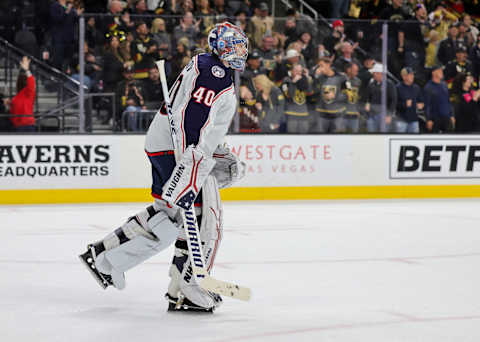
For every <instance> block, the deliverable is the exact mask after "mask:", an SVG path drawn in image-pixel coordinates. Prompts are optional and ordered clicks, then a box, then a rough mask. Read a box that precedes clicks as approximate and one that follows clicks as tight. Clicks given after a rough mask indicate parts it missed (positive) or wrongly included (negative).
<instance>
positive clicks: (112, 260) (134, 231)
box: [95, 206, 179, 283]
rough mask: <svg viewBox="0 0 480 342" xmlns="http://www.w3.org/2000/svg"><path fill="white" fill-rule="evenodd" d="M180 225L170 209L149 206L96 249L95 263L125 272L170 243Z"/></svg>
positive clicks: (102, 269) (104, 268) (107, 269)
mask: <svg viewBox="0 0 480 342" xmlns="http://www.w3.org/2000/svg"><path fill="white" fill-rule="evenodd" d="M178 229H179V228H178V226H177V225H176V224H175V223H174V222H172V220H171V219H170V218H169V217H168V215H167V213H165V212H164V211H158V212H157V211H156V210H155V209H154V208H153V206H150V207H148V208H147V209H146V210H143V211H141V212H140V213H138V214H137V215H135V216H132V217H130V218H129V219H128V220H127V222H125V223H124V224H123V225H122V226H121V227H120V228H118V229H116V230H115V231H114V232H113V233H111V234H109V235H108V236H107V237H106V238H105V239H104V240H103V241H102V242H103V248H104V251H101V252H100V253H98V251H97V255H98V257H97V259H96V260H95V265H96V266H97V268H98V270H99V271H100V272H102V273H105V274H112V276H113V274H114V273H115V272H118V273H123V272H125V271H127V270H129V269H131V268H133V267H135V266H136V265H138V264H140V263H142V262H143V261H145V260H147V259H148V258H150V257H152V256H153V255H155V254H157V253H159V252H161V251H162V250H164V249H166V248H167V247H168V246H170V245H171V244H172V242H173V241H175V239H176V237H177V235H178ZM97 246H98V244H97ZM112 272H113V273H112ZM114 283H115V282H114Z"/></svg>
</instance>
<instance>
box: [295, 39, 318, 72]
mask: <svg viewBox="0 0 480 342" xmlns="http://www.w3.org/2000/svg"><path fill="white" fill-rule="evenodd" d="M299 43H300V45H301V49H302V50H301V52H300V53H301V54H302V55H303V57H304V58H305V62H306V63H307V67H309V68H311V67H312V66H313V65H314V64H315V55H316V52H315V47H314V46H313V43H312V35H311V34H310V32H308V31H305V32H303V33H302V34H301V35H300V39H299Z"/></svg>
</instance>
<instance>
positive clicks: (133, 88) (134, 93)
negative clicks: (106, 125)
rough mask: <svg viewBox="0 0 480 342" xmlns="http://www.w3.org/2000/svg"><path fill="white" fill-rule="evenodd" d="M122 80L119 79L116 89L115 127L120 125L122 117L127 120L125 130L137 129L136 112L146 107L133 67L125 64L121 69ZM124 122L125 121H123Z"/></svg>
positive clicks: (137, 116)
mask: <svg viewBox="0 0 480 342" xmlns="http://www.w3.org/2000/svg"><path fill="white" fill-rule="evenodd" d="M123 76H124V80H123V81H121V82H120V83H119V84H118V86H117V89H116V92H115V95H116V99H117V109H119V111H118V114H117V117H116V120H115V123H116V125H115V129H116V130H119V129H120V128H121V127H122V121H123V118H126V119H127V120H126V121H127V130H129V131H139V130H140V125H139V124H140V122H139V115H138V112H139V111H140V110H141V109H146V107H145V102H144V94H143V89H142V87H141V86H140V84H139V83H138V81H136V80H135V78H134V72H133V68H131V67H130V66H127V67H126V68H125V69H124V70H123ZM123 124H125V122H123Z"/></svg>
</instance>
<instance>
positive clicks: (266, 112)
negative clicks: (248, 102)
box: [253, 75, 285, 133]
mask: <svg viewBox="0 0 480 342" xmlns="http://www.w3.org/2000/svg"><path fill="white" fill-rule="evenodd" d="M253 82H254V84H255V88H256V89H257V98H256V101H257V102H256V104H255V107H256V108H257V110H258V118H259V123H260V129H261V132H265V133H277V132H278V130H279V128H280V124H281V123H282V122H283V121H284V115H285V114H284V107H285V98H284V96H283V94H282V92H281V91H280V89H278V87H277V86H275V84H274V83H273V82H272V81H271V80H270V79H269V78H268V77H267V76H265V75H258V76H256V77H255V78H254V79H253Z"/></svg>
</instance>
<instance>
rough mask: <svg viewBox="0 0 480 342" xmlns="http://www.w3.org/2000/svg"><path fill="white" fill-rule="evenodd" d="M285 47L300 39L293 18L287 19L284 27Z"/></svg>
mask: <svg viewBox="0 0 480 342" xmlns="http://www.w3.org/2000/svg"><path fill="white" fill-rule="evenodd" d="M283 31H284V36H285V45H286V46H288V45H290V44H291V43H292V42H294V41H296V40H297V39H298V38H299V37H300V32H299V31H298V28H297V22H296V21H295V18H287V19H286V20H285V27H284V30H283Z"/></svg>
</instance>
